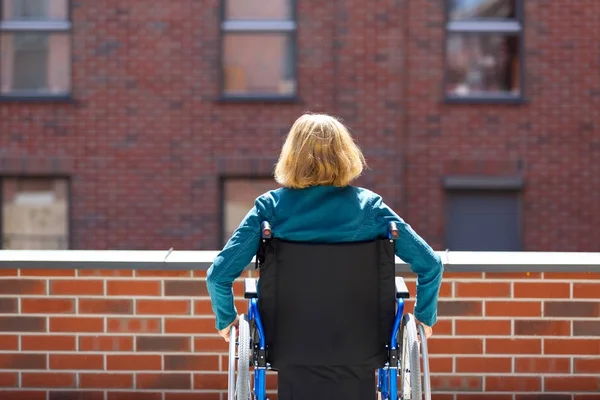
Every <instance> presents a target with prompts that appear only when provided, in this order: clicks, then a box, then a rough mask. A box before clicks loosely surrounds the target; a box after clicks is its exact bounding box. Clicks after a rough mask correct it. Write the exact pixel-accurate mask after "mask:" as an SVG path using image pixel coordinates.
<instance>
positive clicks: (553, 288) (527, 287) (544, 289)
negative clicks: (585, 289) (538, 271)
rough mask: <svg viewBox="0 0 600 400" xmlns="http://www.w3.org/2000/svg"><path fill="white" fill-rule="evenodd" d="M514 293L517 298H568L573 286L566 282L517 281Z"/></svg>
mask: <svg viewBox="0 0 600 400" xmlns="http://www.w3.org/2000/svg"><path fill="white" fill-rule="evenodd" d="M513 295H514V297H515V298H527V299H549V298H564V299H568V298H569V297H570V296H571V287H570V285H569V283H566V282H564V283H562V282H561V283H550V282H535V283H534V282H515V283H514V288H513Z"/></svg>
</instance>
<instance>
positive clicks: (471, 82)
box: [446, 33, 520, 95]
mask: <svg viewBox="0 0 600 400" xmlns="http://www.w3.org/2000/svg"><path fill="white" fill-rule="evenodd" d="M518 46H519V41H518V37H516V36H507V35H501V34H471V33H450V34H449V35H448V41H447V48H446V57H447V60H446V65H447V68H448V72H447V74H448V76H447V87H446V91H447V93H448V94H451V95H469V94H481V93H486V92H487V93H499V92H504V93H509V94H513V95H518V94H519V87H520V86H519V79H520V76H519V58H518V55H519V49H518Z"/></svg>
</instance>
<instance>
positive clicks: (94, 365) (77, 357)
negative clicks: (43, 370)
mask: <svg viewBox="0 0 600 400" xmlns="http://www.w3.org/2000/svg"><path fill="white" fill-rule="evenodd" d="M50 369H68V370H99V369H104V356H103V355H99V354H50Z"/></svg>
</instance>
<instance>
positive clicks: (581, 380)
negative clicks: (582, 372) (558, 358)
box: [544, 376, 600, 393]
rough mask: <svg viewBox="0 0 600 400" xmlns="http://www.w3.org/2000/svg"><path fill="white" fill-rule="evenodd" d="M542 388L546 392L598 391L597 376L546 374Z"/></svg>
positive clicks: (599, 383) (599, 385)
mask: <svg viewBox="0 0 600 400" xmlns="http://www.w3.org/2000/svg"><path fill="white" fill-rule="evenodd" d="M544 388H545V390H546V391H548V392H594V393H598V392H600V377H598V376H569V377H564V376H547V377H544Z"/></svg>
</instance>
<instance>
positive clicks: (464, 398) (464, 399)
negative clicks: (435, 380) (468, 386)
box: [432, 393, 513, 400]
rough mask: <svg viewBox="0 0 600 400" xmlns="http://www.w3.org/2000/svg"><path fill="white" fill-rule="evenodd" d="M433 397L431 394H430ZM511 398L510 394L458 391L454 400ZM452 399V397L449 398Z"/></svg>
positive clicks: (501, 399) (500, 399)
mask: <svg viewBox="0 0 600 400" xmlns="http://www.w3.org/2000/svg"><path fill="white" fill-rule="evenodd" d="M432 399H433V396H432ZM479 399H481V400H513V396H512V394H490V393H458V394H457V395H456V400H479ZM451 400H454V399H451Z"/></svg>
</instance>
